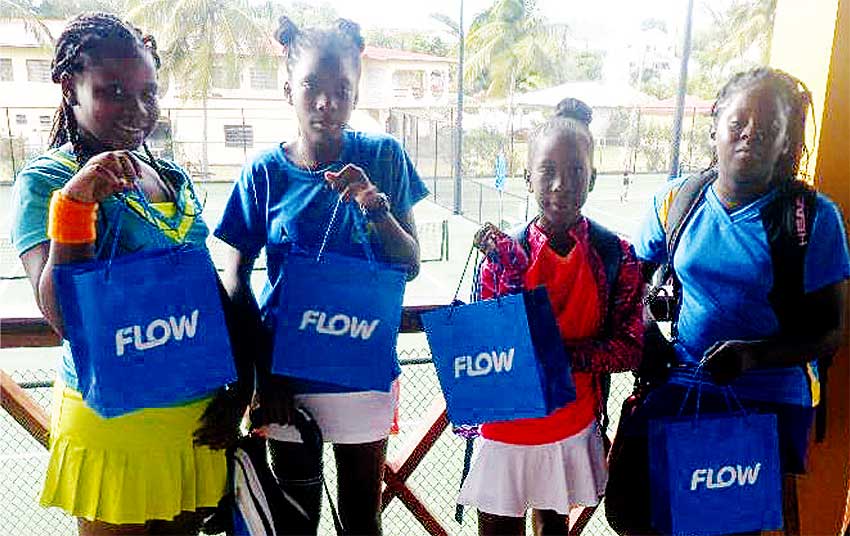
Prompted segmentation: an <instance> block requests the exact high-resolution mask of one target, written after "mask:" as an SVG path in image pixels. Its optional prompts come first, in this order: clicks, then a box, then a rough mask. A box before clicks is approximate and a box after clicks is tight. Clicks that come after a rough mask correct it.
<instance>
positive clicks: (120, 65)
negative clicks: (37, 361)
mask: <svg viewBox="0 0 850 536" xmlns="http://www.w3.org/2000/svg"><path fill="white" fill-rule="evenodd" d="M158 65H159V58H158V56H157V52H156V46H155V43H154V40H153V38H152V37H150V36H143V35H142V34H141V32H140V31H139V30H137V29H135V28H133V27H132V26H130V25H129V24H127V23H125V22H123V21H121V20H120V19H118V18H116V17H115V16H113V15H108V14H103V13H94V14H84V15H80V16H78V17H77V18H75V19H73V20H72V21H71V22H69V23H68V25H67V27H66V28H65V30H64V31H63V32H62V34H61V35H60V36H59V39H58V40H57V42H56V51H55V56H54V59H53V72H52V77H53V81H54V82H55V83H58V84H60V85H61V89H62V104H61V106H60V107H59V109H58V111H57V113H56V121H55V123H54V128H53V132H52V135H51V146H52V147H53V148H52V149H50V150H49V151H47V152H46V153H44V154H42V155H41V156H39V157H38V158H36V159H35V160H33V161H32V162H30V163H29V164H27V166H26V167H25V168H24V169H23V170H22V171H21V172H20V174H19V175H18V177H17V181H16V182H15V189H14V196H13V206H12V211H13V227H12V238H13V242H14V244H15V247H16V248H17V250H18V252H19V254H20V256H21V261H22V262H23V264H24V268H25V269H26V272H27V275H28V276H29V279H30V281H31V283H32V286H33V290H34V292H35V296H36V300H37V302H38V305H39V307H40V308H41V311H42V312H43V313H44V316H45V317H46V318H47V320H48V321H49V322H50V324H51V325H52V326H53V327H54V329H55V330H56V331H57V332H58V333H60V334H62V333H63V322H62V315H61V311H60V309H59V306H58V301H57V289H56V287H55V282H54V278H53V273H54V267H55V266H57V265H61V264H66V263H72V262H80V261H86V260H91V259H93V257H94V255H95V251H96V250H97V248H98V247H99V246H100V245H101V244H103V243H104V242H106V243H107V244H111V243H112V241H113V240H115V237H114V234H113V233H114V232H115V231H114V230H112V231H110V230H109V229H110V226H109V223H110V222H114V221H115V220H116V218H117V217H118V215H119V214H121V218H122V221H121V227H120V235H119V236H118V237H117V241H118V245H117V251H118V254H119V255H121V254H124V253H128V252H133V251H138V250H140V249H146V248H156V247H162V243H163V241H164V240H165V241H167V242H173V243H181V242H191V243H197V244H203V243H204V240H205V238H206V236H207V234H208V231H207V227H206V225H205V224H204V222H203V221H202V220H201V218H200V216H199V212H200V206H199V202H198V199H197V198H196V196H195V194H194V192H193V189H192V185H191V183H190V181H189V177H188V176H187V175H186V174H185V172H184V171H183V170H182V169H180V168H179V167H178V166H176V165H175V164H173V163H171V162H165V161H162V160H157V159H155V158H153V157H152V156H151V154H150V151H148V149H147V146H146V145H145V143H144V142H145V138H146V137H147V136H148V135H149V134H150V133H151V131H152V130H153V128H154V126H155V124H156V120H157V117H158V114H159V110H158V107H157V77H156V68H157V66H158ZM140 148H141V149H143V150H144V152H143V153H142V152H139V151H138V149H140ZM139 191H141V192H143V195H144V197H145V198H146V199H147V201H148V202H149V203H150V204H151V206H152V207H153V208H152V210H150V211H144V210H142V211H138V210H134V209H133V207H132V206H131V203H137V202H139V201H141V200H140V198H139V195H140V194H139V193H138V192H139ZM122 192H123V193H124V195H123V196H121V197H120V198H119V197H117V196H115V195H114V194H117V193H122ZM48 214H49V215H48ZM141 276H142V277H143V276H144V274H141ZM156 299H165V298H161V297H158V298H156ZM65 338H66V339H67V337H65ZM62 357H63V359H62V366H61V367H60V374H59V378H58V380H57V382H56V389H55V400H54V406H53V413H52V423H51V431H50V461H49V463H48V468H47V476H46V478H45V483H44V489H43V491H42V495H41V503H42V504H43V505H45V506H58V507H60V508H62V509H64V510H66V511H67V512H68V513H69V514H71V515H73V516H76V517H77V518H78V519H79V528H80V533H81V534H83V535H93V534H119V533H120V534H148V533H169V534H174V533H180V534H190V533H196V532H197V530H198V527H199V525H200V521H201V519H202V517H201V516H202V514H203V509H204V508H206V507H215V506H216V504H217V503H218V501H219V499H220V498H221V496H222V494H223V492H224V488H225V477H226V464H225V458H224V452H223V451H213V450H211V449H210V448H208V447H205V446H200V445H194V444H193V434H194V433H195V432H196V429H197V428H198V421H199V419H201V418H202V416H203V415H204V412H205V411H206V410H207V409H209V408H211V407H212V406H211V404H210V399H208V398H207V399H203V400H199V401H195V402H191V403H188V404H186V405H183V406H178V407H170V408H160V409H142V410H138V411H134V412H132V413H128V414H125V415H122V416H119V417H113V418H109V419H105V418H102V417H100V416H99V415H98V414H97V413H95V412H94V411H93V410H92V409H91V408H89V407H88V406H87V405H86V403H85V402H84V401H83V400H82V397H81V394H80V393H79V392H78V391H77V388H78V383H77V374H76V372H75V368H74V361H73V359H72V355H71V350H70V346H69V344H68V342H67V340H66V341H65V343H64V346H63V356H62ZM234 429H235V426H234ZM208 432H209V429H207V430H206V431H202V432H201V436H204V437H205V438H206V439H208V440H209V439H210V438H211V437H212V436H210V435H209V434H208Z"/></svg>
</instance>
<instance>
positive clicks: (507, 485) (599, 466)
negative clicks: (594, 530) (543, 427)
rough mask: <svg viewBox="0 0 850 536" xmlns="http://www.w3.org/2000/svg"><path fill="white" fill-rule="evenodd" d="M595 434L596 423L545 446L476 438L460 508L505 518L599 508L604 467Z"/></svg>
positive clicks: (461, 494) (606, 466)
mask: <svg viewBox="0 0 850 536" xmlns="http://www.w3.org/2000/svg"><path fill="white" fill-rule="evenodd" d="M597 430H598V425H597V424H596V422H595V421H594V422H593V423H591V424H590V426H588V427H587V428H585V429H584V430H582V431H581V432H579V433H578V434H576V435H574V436H571V437H568V438H566V439H563V440H561V441H556V442H554V443H547V444H545V445H511V444H508V443H501V442H499V441H492V440H490V439H486V438H483V437H479V438H478V439H476V440H475V452H474V455H473V456H474V457H473V460H472V466H471V467H470V470H469V475H467V477H466V480H465V481H464V483H463V487H462V488H461V490H460V496H459V497H458V503H459V504H464V505H467V506H474V507H475V508H477V509H478V510H480V511H482V512H485V513H488V514H494V515H499V516H506V517H523V516H524V515H525V512H526V511H527V510H528V509H529V508H533V509H535V510H554V511H556V512H558V513H559V514H564V515H567V514H569V512H570V509H571V508H573V507H576V506H594V505H596V504H598V503H599V499H600V498H601V496H602V494H603V493H604V491H605V484H606V483H607V481H608V465H607V462H606V459H605V448H604V447H603V445H602V438H601V437H600V436H599V434H598V433H597Z"/></svg>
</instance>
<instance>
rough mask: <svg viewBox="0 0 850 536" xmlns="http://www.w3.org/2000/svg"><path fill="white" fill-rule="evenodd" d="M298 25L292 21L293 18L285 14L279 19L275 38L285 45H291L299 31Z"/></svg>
mask: <svg viewBox="0 0 850 536" xmlns="http://www.w3.org/2000/svg"><path fill="white" fill-rule="evenodd" d="M299 31H300V30H299V29H298V26H296V25H295V23H294V22H292V19H290V18H289V17H287V16H286V15H283V16H281V17H280V19H278V22H277V30H275V32H274V38H275V39H276V40H277V42H278V43H280V44H281V45H283V46H285V47H291V46H292V42H293V41H295V36H296V35H298V33H299Z"/></svg>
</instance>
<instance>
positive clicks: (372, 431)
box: [263, 380, 398, 444]
mask: <svg viewBox="0 0 850 536" xmlns="http://www.w3.org/2000/svg"><path fill="white" fill-rule="evenodd" d="M396 381H397V380H396ZM397 402H398V389H392V390H390V392H388V393H386V392H383V391H364V392H358V393H320V394H303V395H295V403H296V404H300V405H302V406H304V407H305V408H306V409H307V411H309V412H310V414H312V415H313V418H314V419H316V422H317V423H318V425H319V428H321V430H322V437H323V438H324V440H325V442H328V443H340V444H358V443H372V442H374V441H378V440H380V439H384V438H386V437H387V436H389V434H390V427H391V426H392V423H393V411H394V410H395V407H396V403H397ZM263 432H265V434H266V435H267V436H268V437H271V438H273V439H278V440H280V441H299V435H298V433H297V432H296V431H295V430H294V429H293V428H292V427H290V426H281V425H279V424H269V425H267V426H265V427H263Z"/></svg>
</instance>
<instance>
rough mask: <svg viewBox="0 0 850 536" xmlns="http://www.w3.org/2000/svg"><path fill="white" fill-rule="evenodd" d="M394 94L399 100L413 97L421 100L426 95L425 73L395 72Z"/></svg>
mask: <svg viewBox="0 0 850 536" xmlns="http://www.w3.org/2000/svg"><path fill="white" fill-rule="evenodd" d="M393 93H394V95H395V96H396V97H399V98H406V97H413V98H414V99H421V98H422V97H423V96H424V95H425V72H424V71H396V72H394V73H393Z"/></svg>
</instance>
